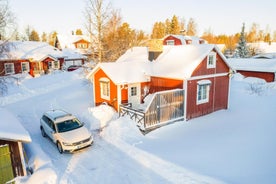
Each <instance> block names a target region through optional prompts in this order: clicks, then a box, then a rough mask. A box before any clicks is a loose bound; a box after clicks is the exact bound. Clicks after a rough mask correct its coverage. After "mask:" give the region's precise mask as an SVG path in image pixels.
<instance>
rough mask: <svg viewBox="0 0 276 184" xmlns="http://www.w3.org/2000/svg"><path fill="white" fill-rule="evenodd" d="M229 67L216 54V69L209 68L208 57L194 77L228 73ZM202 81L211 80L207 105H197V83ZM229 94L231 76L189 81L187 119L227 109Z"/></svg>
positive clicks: (194, 73)
mask: <svg viewBox="0 0 276 184" xmlns="http://www.w3.org/2000/svg"><path fill="white" fill-rule="evenodd" d="M228 72H229V67H228V66H227V64H226V63H225V62H224V60H223V59H222V58H221V57H220V55H219V54H216V67H215V68H207V56H206V57H205V58H204V60H203V61H202V62H201V63H200V64H199V65H198V67H197V68H196V69H195V70H194V72H193V74H192V76H193V77H196V76H204V75H215V74H220V73H228ZM200 80H210V81H211V84H210V91H209V101H208V102H207V103H203V104H198V105H197V82H198V81H200ZM228 93H229V76H228V75H226V76H216V77H210V78H203V79H198V80H189V81H188V83H187V101H186V102H187V109H186V119H187V120H189V119H191V118H195V117H199V116H202V115H205V114H209V113H211V112H214V111H217V110H220V109H227V107H228V95H229V94H228Z"/></svg>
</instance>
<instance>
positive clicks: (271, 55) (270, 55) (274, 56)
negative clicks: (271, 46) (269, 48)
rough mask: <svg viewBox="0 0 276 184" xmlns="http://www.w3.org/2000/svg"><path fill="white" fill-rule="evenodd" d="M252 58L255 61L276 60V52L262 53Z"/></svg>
mask: <svg viewBox="0 0 276 184" xmlns="http://www.w3.org/2000/svg"><path fill="white" fill-rule="evenodd" d="M252 58H256V59H276V52H273V53H262V54H258V55H256V56H253V57H252Z"/></svg>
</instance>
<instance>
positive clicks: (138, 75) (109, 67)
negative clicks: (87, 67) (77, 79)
mask: <svg viewBox="0 0 276 184" xmlns="http://www.w3.org/2000/svg"><path fill="white" fill-rule="evenodd" d="M150 64H151V63H150V62H149V61H144V60H142V61H131V62H112V63H100V64H98V65H97V66H96V67H95V68H94V69H93V70H92V73H94V71H96V70H97V69H98V68H101V69H102V70H103V71H104V72H105V73H106V75H107V76H108V77H109V78H110V79H111V80H112V81H113V82H114V83H115V84H117V85H118V84H126V83H129V84H130V83H137V82H148V81H149V78H148V74H149V73H150Z"/></svg>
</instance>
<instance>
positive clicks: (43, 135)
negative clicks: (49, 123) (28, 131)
mask: <svg viewBox="0 0 276 184" xmlns="http://www.w3.org/2000/svg"><path fill="white" fill-rule="evenodd" d="M40 130H41V135H42V137H46V133H45V131H44V128H43V127H40Z"/></svg>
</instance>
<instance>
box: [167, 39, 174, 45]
mask: <svg viewBox="0 0 276 184" xmlns="http://www.w3.org/2000/svg"><path fill="white" fill-rule="evenodd" d="M167 45H175V41H174V40H167Z"/></svg>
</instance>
